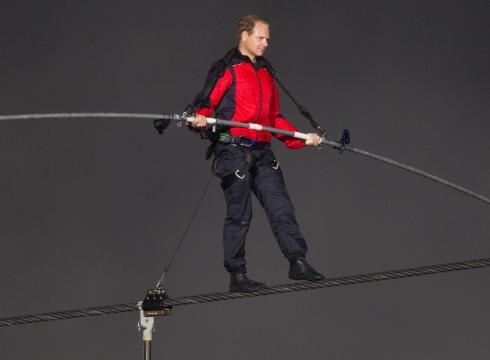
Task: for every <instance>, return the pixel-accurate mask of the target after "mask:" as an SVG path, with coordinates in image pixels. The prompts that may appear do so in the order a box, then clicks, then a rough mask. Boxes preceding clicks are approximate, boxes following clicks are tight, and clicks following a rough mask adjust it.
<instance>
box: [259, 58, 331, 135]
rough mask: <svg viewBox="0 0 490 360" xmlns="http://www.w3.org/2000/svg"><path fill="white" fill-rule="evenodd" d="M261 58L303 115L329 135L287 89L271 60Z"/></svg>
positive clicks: (312, 124)
mask: <svg viewBox="0 0 490 360" xmlns="http://www.w3.org/2000/svg"><path fill="white" fill-rule="evenodd" d="M261 60H262V62H263V65H264V67H265V68H266V69H267V71H268V72H269V74H270V75H271V76H272V78H273V79H274V80H276V82H277V83H278V84H279V86H280V87H281V88H282V89H283V90H284V92H285V93H286V95H287V96H288V97H289V98H290V99H291V101H292V102H293V103H294V104H295V105H296V107H297V108H298V111H299V113H300V114H301V115H303V117H305V118H306V119H307V120H308V121H309V122H310V124H311V126H313V128H314V129H315V130H317V131H318V132H319V133H320V135H322V136H323V137H325V136H327V132H326V131H325V130H324V129H322V128H321V126H320V125H319V124H318V123H317V122H316V121H315V120H314V119H313V116H312V115H311V114H310V112H309V111H308V110H306V108H305V107H304V106H303V105H301V104H300V103H299V102H297V101H296V99H295V98H294V97H293V95H291V93H290V92H289V91H288V89H286V87H285V86H284V84H283V83H282V82H281V80H279V74H278V73H277V71H276V70H275V69H274V68H273V67H272V65H271V63H270V62H269V60H267V59H266V58H265V57H262V58H261Z"/></svg>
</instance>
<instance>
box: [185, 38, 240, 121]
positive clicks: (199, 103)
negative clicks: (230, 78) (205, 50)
mask: <svg viewBox="0 0 490 360" xmlns="http://www.w3.org/2000/svg"><path fill="white" fill-rule="evenodd" d="M235 52H236V48H233V49H231V50H230V51H228V52H227V53H226V54H225V56H223V57H222V58H221V59H219V60H218V61H216V62H215V63H214V64H213V65H212V66H211V69H210V70H209V72H208V76H207V78H206V82H205V83H204V87H203V89H202V90H201V92H199V93H198V94H197V96H196V98H195V99H194V101H193V102H192V104H191V105H189V106H188V107H187V109H186V113H187V114H188V115H191V114H193V113H194V112H195V110H196V109H198V108H200V107H209V105H210V100H209V96H210V95H211V92H212V91H213V89H214V87H215V86H216V83H217V82H218V80H219V79H220V78H221V77H222V76H223V74H224V73H225V71H226V68H227V67H228V65H229V64H230V63H231V60H232V59H233V56H234V55H235Z"/></svg>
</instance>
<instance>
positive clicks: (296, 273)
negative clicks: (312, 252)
mask: <svg viewBox="0 0 490 360" xmlns="http://www.w3.org/2000/svg"><path fill="white" fill-rule="evenodd" d="M289 278H290V279H293V280H309V281H318V280H323V279H325V277H324V276H323V275H322V274H320V273H319V272H318V271H316V270H315V269H313V266H311V265H310V264H308V262H307V261H306V259H305V258H304V257H297V258H295V259H291V260H289Z"/></svg>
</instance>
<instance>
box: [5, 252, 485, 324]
mask: <svg viewBox="0 0 490 360" xmlns="http://www.w3.org/2000/svg"><path fill="white" fill-rule="evenodd" d="M485 267H490V258H484V259H478V260H468V261H461V262H454V263H447V264H438V265H429V266H421V267H415V268H408V269H399V270H391V271H384V272H376V273H370V274H360V275H350V276H342V277H338V278H331V279H324V280H322V281H316V282H310V281H299V282H294V283H290V284H284V285H276V286H272V287H267V288H264V289H262V290H259V291H255V292H251V293H243V292H218V293H210V294H202V295H192V296H183V297H177V298H170V299H167V300H166V301H165V304H167V305H170V306H182V305H194V304H203V303H211V302H216V301H225V300H238V299H245V298H252V297H258V296H265V295H277V294H285V293H290V292H297V291H306V290H314V289H320V288H331V287H337V286H348V285H356V284H366V283H372V282H379V281H385V280H394V279H404V278H411V277H417V276H427V275H434V274H441V273H447V272H454V271H465V270H471V269H480V268H485ZM139 305H140V303H139V302H132V303H128V304H119V305H108V306H99V307H92V308H85V309H74V310H67V311H57V312H49V313H42V314H30V315H22V316H14V317H6V318H0V327H5V326H15V325H25V324H33V323H39V322H46V321H55V320H63V319H75V318H84V317H90V316H102V315H110V314H118V313H125V312H131V311H138V310H139Z"/></svg>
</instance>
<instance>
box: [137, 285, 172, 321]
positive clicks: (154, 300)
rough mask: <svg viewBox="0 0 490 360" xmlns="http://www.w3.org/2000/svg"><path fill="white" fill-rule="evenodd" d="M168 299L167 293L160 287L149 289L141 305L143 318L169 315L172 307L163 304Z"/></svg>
mask: <svg viewBox="0 0 490 360" xmlns="http://www.w3.org/2000/svg"><path fill="white" fill-rule="evenodd" d="M167 298H168V295H167V291H166V290H165V289H164V288H162V287H156V288H154V289H149V290H148V291H147V292H146V297H145V299H144V300H143V302H142V303H141V310H142V311H143V315H144V316H167V315H170V311H171V310H172V306H170V305H167V304H165V300H166V299H167Z"/></svg>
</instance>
